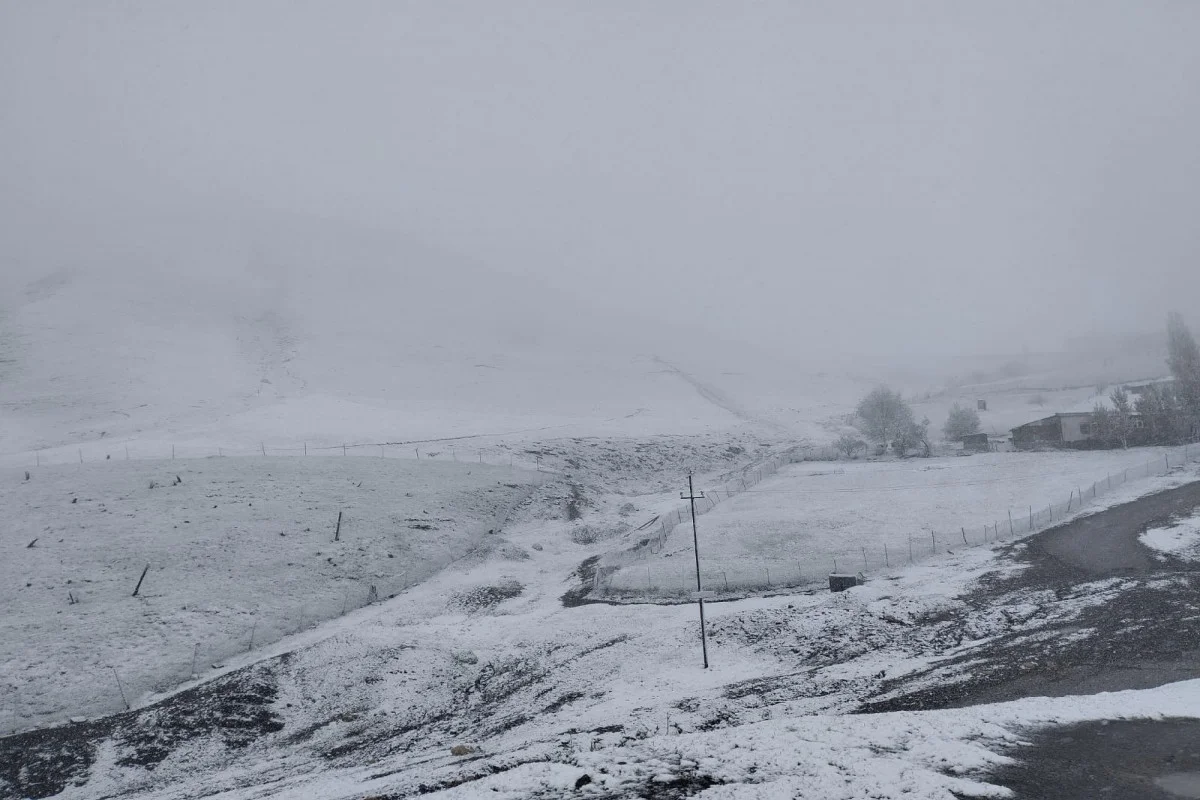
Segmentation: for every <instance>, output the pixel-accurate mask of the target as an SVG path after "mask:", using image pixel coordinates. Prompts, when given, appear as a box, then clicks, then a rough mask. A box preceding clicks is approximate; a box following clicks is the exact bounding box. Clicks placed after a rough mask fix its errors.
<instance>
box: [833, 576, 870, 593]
mask: <svg viewBox="0 0 1200 800" xmlns="http://www.w3.org/2000/svg"><path fill="white" fill-rule="evenodd" d="M861 582H862V581H861V580H860V579H859V576H858V575H846V574H842V573H837V572H831V573H830V574H829V591H831V592H844V591H846V590H847V589H849V588H850V587H851V586H858V584H859V583H861Z"/></svg>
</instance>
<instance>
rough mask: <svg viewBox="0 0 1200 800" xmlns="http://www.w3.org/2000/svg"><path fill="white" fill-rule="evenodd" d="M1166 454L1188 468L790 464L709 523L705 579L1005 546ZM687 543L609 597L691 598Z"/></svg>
mask: <svg viewBox="0 0 1200 800" xmlns="http://www.w3.org/2000/svg"><path fill="white" fill-rule="evenodd" d="M1168 454H1169V456H1170V458H1171V459H1172V460H1171V465H1172V467H1176V466H1179V465H1180V464H1181V463H1182V461H1183V457H1184V452H1183V451H1182V450H1180V449H1178V448H1176V449H1163V448H1137V449H1134V450H1110V451H1093V452H1041V453H1025V452H1021V453H986V454H980V455H975V456H970V457H945V458H931V459H912V460H907V461H839V462H805V463H798V464H792V465H789V466H786V467H784V468H783V469H782V470H780V471H779V472H778V473H777V474H775V475H773V476H771V477H768V478H766V479H764V480H763V481H762V482H761V483H759V484H757V485H756V486H753V487H752V488H750V489H748V490H747V491H745V492H741V493H738V494H735V495H733V496H732V497H731V498H730V499H728V500H726V501H724V502H721V503H719V504H718V505H717V506H716V507H715V508H714V509H713V510H712V511H711V512H709V513H707V514H705V515H704V516H703V517H702V519H701V521H700V523H699V528H700V561H701V567H702V570H703V572H704V580H705V582H706V584H707V586H708V588H711V589H714V590H717V591H720V590H722V589H724V588H725V587H726V581H727V582H728V585H729V587H730V588H738V587H740V586H746V585H756V586H761V585H766V584H768V583H771V584H773V585H796V584H797V583H804V582H809V581H814V580H822V579H823V578H824V576H825V575H826V574H828V573H829V572H831V571H834V570H835V569H836V570H839V571H851V572H857V571H860V570H865V571H867V572H871V571H875V570H880V569H884V568H886V567H888V566H893V567H894V566H896V565H898V564H906V563H909V562H910V560H920V559H921V558H924V557H927V556H929V555H930V554H932V553H935V552H944V551H945V550H946V549H956V548H958V547H960V546H963V545H967V544H969V545H972V546H973V545H978V544H983V543H985V542H987V541H991V540H993V539H996V538H1007V537H1010V536H1011V535H1012V534H1014V533H1015V534H1020V533H1024V532H1028V531H1029V530H1030V523H1031V520H1030V517H1031V514H1032V528H1033V529H1035V530H1036V529H1038V528H1039V527H1044V526H1045V525H1046V524H1048V523H1049V522H1051V521H1052V517H1054V516H1061V514H1063V513H1065V512H1066V510H1067V506H1068V505H1070V506H1071V507H1072V508H1076V509H1077V508H1078V507H1079V505H1080V501H1079V494H1080V492H1082V494H1083V496H1084V497H1085V499H1086V500H1087V501H1088V502H1089V503H1090V502H1091V500H1092V497H1093V492H1092V486H1093V483H1097V482H1098V483H1099V486H1098V487H1097V492H1099V493H1100V494H1103V493H1104V492H1105V491H1107V490H1108V489H1109V488H1110V486H1111V485H1119V484H1122V483H1124V482H1125V481H1126V479H1128V480H1135V479H1140V478H1142V477H1144V476H1145V475H1146V474H1148V473H1149V474H1156V473H1157V474H1162V473H1163V472H1164V471H1165V462H1164V460H1163V459H1164V456H1167V455H1168ZM1189 455H1190V456H1191V457H1193V458H1194V457H1198V456H1200V450H1197V451H1196V452H1194V453H1189ZM1109 476H1111V480H1110V477H1109ZM698 488H703V487H698ZM1051 506H1052V507H1053V513H1051V509H1050V507H1051ZM1010 512H1011V514H1012V528H1011V530H1010V528H1009V514H1010ZM985 527H986V530H985ZM692 538H693V537H692V528H691V523H690V522H689V521H686V520H685V521H684V522H682V523H681V524H679V525H677V526H676V527H675V528H674V530H673V531H672V532H671V535H670V536H669V537H668V539H667V541H666V544H665V545H664V547H663V548H662V550H661V552H659V553H657V554H656V555H651V554H649V552H648V551H645V550H643V551H641V552H642V553H644V554H645V555H646V557H645V558H644V560H643V561H641V562H640V563H638V564H634V565H626V566H623V567H621V569H620V570H619V571H618V572H617V573H616V574H614V575H613V576H612V577H611V579H610V582H609V584H610V586H611V587H613V588H614V589H617V590H628V591H635V592H636V591H643V590H646V591H651V592H654V591H663V590H667V591H670V590H678V589H680V587H685V586H686V585H687V584H688V582H689V581H690V580H692V578H691V577H690V576H691V573H692V570H693V569H694V555H693V554H694V548H693V544H692ZM885 548H886V550H885ZM768 576H769V578H768ZM692 588H694V586H693V587H692Z"/></svg>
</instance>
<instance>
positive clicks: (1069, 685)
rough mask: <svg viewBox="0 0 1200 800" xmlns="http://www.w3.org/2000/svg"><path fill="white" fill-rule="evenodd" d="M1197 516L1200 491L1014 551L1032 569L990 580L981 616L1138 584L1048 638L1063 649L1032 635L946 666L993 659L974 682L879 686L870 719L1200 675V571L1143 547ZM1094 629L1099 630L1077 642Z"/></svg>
mask: <svg viewBox="0 0 1200 800" xmlns="http://www.w3.org/2000/svg"><path fill="white" fill-rule="evenodd" d="M1198 508H1200V482H1196V483H1190V484H1187V485H1185V486H1181V487H1178V488H1176V489H1171V490H1168V491H1165V492H1162V493H1160V494H1155V495H1150V496H1148V497H1144V498H1141V499H1139V500H1135V501H1134V502H1131V503H1127V504H1125V505H1122V506H1117V507H1115V508H1112V509H1109V510H1107V511H1102V512H1099V513H1097V514H1093V515H1090V516H1086V517H1082V518H1080V519H1077V520H1075V521H1073V522H1069V523H1067V524H1065V525H1062V526H1060V527H1057V528H1052V529H1050V530H1047V531H1044V532H1042V533H1039V534H1036V535H1034V536H1032V537H1030V538H1028V539H1026V540H1024V541H1023V542H1021V543H1019V544H1016V545H1013V546H1011V548H1010V550H1011V553H1010V557H1011V559H1012V560H1013V561H1015V562H1017V563H1022V564H1026V565H1028V568H1027V569H1025V570H1023V571H1022V572H1020V573H1019V574H1017V575H1016V576H1013V577H997V578H992V579H990V580H986V581H984V582H983V584H982V585H981V587H980V588H979V590H978V591H976V592H974V593H973V594H972V595H971V597H970V598H969V599H968V602H969V604H970V605H971V606H972V608H973V609H974V611H975V612H976V613H977V614H985V613H986V612H987V611H988V609H989V607H994V606H996V605H998V604H999V603H1000V602H1001V599H1002V598H1005V597H1011V596H1012V595H1013V593H1016V592H1031V591H1032V592H1038V591H1042V592H1047V593H1052V594H1053V597H1054V598H1057V599H1060V600H1061V599H1064V598H1068V597H1071V596H1077V595H1078V594H1079V593H1080V587H1081V586H1083V585H1084V584H1088V583H1090V582H1093V581H1097V580H1102V579H1105V578H1124V579H1128V581H1129V585H1128V586H1126V587H1125V588H1123V589H1122V591H1121V592H1120V593H1119V594H1118V595H1117V596H1116V597H1114V598H1113V599H1111V600H1109V601H1108V602H1105V603H1103V604H1099V605H1095V606H1093V607H1090V608H1086V609H1084V610H1083V611H1082V613H1081V614H1079V615H1078V616H1074V617H1070V618H1067V619H1064V620H1063V621H1062V622H1060V623H1057V624H1055V623H1051V624H1049V625H1048V626H1046V627H1045V628H1043V629H1042V630H1043V631H1046V632H1049V633H1050V634H1051V635H1050V636H1049V637H1048V640H1049V641H1051V642H1053V643H1054V644H1053V646H1046V645H1045V644H1044V643H1031V642H1030V641H1029V639H1028V636H1027V634H1026V632H1024V631H1021V630H1019V629H1018V630H1013V631H1011V632H1009V633H1006V634H1004V635H1000V636H997V637H995V639H994V640H992V641H991V642H989V643H988V644H987V645H985V646H983V647H980V648H974V649H972V650H971V651H970V652H967V653H964V654H963V655H961V656H960V657H958V658H957V659H955V658H951V659H947V660H943V661H942V662H940V664H939V669H943V670H944V669H945V668H947V667H951V668H952V667H953V666H954V665H955V663H956V661H957V662H962V663H963V664H965V663H966V662H967V661H971V660H976V659H983V660H984V661H985V662H986V663H984V664H982V665H976V666H973V667H972V668H971V669H970V670H969V671H967V672H968V674H969V677H968V678H967V679H966V680H963V681H961V682H957V683H953V684H941V685H938V684H934V685H932V686H929V685H924V686H921V688H914V689H912V690H911V691H909V690H907V689H906V686H908V685H916V684H917V683H921V682H922V681H921V679H922V678H928V677H930V674H931V673H925V674H922V673H917V674H916V675H915V676H912V675H910V676H905V677H903V678H901V679H899V680H897V681H896V682H894V683H885V684H884V685H883V686H882V687H881V691H880V692H878V694H877V696H880V695H887V696H888V699H882V700H874V701H868V702H866V703H864V704H863V706H862V708H861V710H862V711H869V712H874V711H897V710H918V709H929V708H950V707H955V706H965V705H976V704H979V703H991V702H1000V701H1005V700H1014V699H1017V698H1020V697H1030V696H1061V695H1069V694H1091V693H1095V692H1102V691H1118V690H1122V689H1145V688H1150V687H1153V686H1161V685H1163V684H1165V683H1170V682H1172V681H1178V680H1184V679H1187V678H1195V677H1200V570H1198V569H1197V568H1196V566H1195V565H1193V564H1191V563H1188V562H1182V561H1179V560H1176V559H1171V558H1167V559H1160V558H1157V557H1156V556H1155V554H1154V553H1153V552H1152V551H1151V550H1149V549H1148V548H1146V547H1145V546H1143V545H1142V544H1141V543H1140V542H1138V535H1139V534H1140V533H1141V532H1143V531H1144V530H1146V528H1148V527H1152V526H1155V525H1159V524H1164V523H1166V522H1167V520H1168V519H1169V518H1171V517H1172V516H1175V515H1186V514H1190V513H1193V512H1194V511H1195V510H1196V509H1198ZM1087 630H1091V631H1094V632H1093V633H1091V635H1088V636H1086V637H1082V636H1081V637H1072V636H1071V634H1074V633H1077V632H1080V631H1087ZM914 678H915V679H916V680H914ZM923 683H925V684H928V683H930V681H928V680H926V681H923Z"/></svg>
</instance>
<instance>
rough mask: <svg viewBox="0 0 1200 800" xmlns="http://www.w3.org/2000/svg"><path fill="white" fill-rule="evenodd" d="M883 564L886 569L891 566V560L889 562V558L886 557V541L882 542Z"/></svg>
mask: <svg viewBox="0 0 1200 800" xmlns="http://www.w3.org/2000/svg"><path fill="white" fill-rule="evenodd" d="M883 565H884V566H885V567H887V568H888V569H891V568H892V562H891V560H890V559H889V558H888V551H887V542H884V543H883Z"/></svg>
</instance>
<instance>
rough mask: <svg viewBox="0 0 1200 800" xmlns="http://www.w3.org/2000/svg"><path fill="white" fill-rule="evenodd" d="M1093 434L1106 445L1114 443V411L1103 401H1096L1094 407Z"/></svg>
mask: <svg viewBox="0 0 1200 800" xmlns="http://www.w3.org/2000/svg"><path fill="white" fill-rule="evenodd" d="M1092 435H1093V436H1094V437H1095V438H1096V441H1098V442H1101V443H1102V444H1104V445H1106V446H1107V445H1110V444H1112V441H1113V420H1112V411H1111V410H1109V408H1108V407H1107V406H1105V405H1104V404H1103V403H1096V405H1095V406H1094V407H1093V408H1092Z"/></svg>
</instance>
